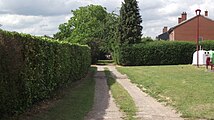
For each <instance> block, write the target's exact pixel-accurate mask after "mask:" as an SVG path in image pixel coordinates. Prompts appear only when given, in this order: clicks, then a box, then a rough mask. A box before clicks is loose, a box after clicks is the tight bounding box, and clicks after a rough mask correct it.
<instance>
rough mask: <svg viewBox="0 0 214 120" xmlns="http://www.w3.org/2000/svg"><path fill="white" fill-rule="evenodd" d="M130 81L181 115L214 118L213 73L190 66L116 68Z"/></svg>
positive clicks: (202, 68) (194, 117)
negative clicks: (172, 107)
mask: <svg viewBox="0 0 214 120" xmlns="http://www.w3.org/2000/svg"><path fill="white" fill-rule="evenodd" d="M117 69H118V70H119V71H120V72H122V73H123V74H127V75H128V76H129V78H130V79H131V81H132V82H133V83H136V84H137V85H138V87H140V88H141V89H142V90H143V91H145V92H147V93H149V94H150V95H151V96H153V97H155V98H156V99H158V100H159V101H164V102H166V103H167V104H170V105H171V106H174V107H175V108H176V109H177V110H178V111H179V112H181V113H182V114H183V117H188V118H191V119H197V118H205V119H214V107H213V106H214V73H213V72H208V71H207V70H206V69H205V68H204V67H201V68H196V67H195V66H191V65H175V66H141V67H118V68H117Z"/></svg>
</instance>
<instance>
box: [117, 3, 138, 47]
mask: <svg viewBox="0 0 214 120" xmlns="http://www.w3.org/2000/svg"><path fill="white" fill-rule="evenodd" d="M141 22H142V19H141V16H140V13H139V8H138V3H137V1H136V0H125V1H124V3H122V7H121V9H120V22H119V43H120V44H135V43H139V42H140V41H141V36H142V34H141V31H142V26H141V25H140V24H141Z"/></svg>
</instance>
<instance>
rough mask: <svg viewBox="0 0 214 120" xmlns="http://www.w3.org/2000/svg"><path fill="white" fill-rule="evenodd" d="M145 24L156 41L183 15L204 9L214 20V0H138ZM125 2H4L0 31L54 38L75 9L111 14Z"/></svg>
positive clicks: (0, 9)
mask: <svg viewBox="0 0 214 120" xmlns="http://www.w3.org/2000/svg"><path fill="white" fill-rule="evenodd" d="M137 1H138V6H139V9H140V14H141V16H142V19H143V22H142V26H143V31H142V34H143V37H146V36H148V37H152V38H155V37H156V36H157V35H159V34H161V33H162V29H163V27H164V26H167V27H168V28H170V27H173V26H175V25H177V22H178V17H180V15H181V13H182V12H186V13H187V19H189V18H191V17H194V16H195V10H196V9H198V8H199V9H201V10H202V15H204V11H205V10H208V12H209V18H211V19H213V20H214V2H213V0H137ZM122 2H123V0H0V24H1V25H2V26H1V27H0V28H1V29H4V30H8V31H17V32H21V33H28V34H31V35H38V36H43V35H48V36H52V35H53V34H55V33H56V32H57V31H58V26H59V25H60V24H62V23H65V22H67V21H68V20H69V19H70V17H71V16H72V14H71V10H75V9H78V8H79V7H81V6H87V5H90V4H94V5H102V6H103V7H106V9H107V11H108V12H112V11H115V12H116V13H119V12H118V11H119V10H120V7H121V3H122Z"/></svg>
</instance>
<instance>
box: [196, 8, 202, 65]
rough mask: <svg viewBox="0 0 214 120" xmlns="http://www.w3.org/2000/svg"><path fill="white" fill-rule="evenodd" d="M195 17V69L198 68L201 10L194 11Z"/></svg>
mask: <svg viewBox="0 0 214 120" xmlns="http://www.w3.org/2000/svg"><path fill="white" fill-rule="evenodd" d="M195 13H196V16H197V34H196V51H197V67H199V17H200V15H201V10H200V9H197V10H195Z"/></svg>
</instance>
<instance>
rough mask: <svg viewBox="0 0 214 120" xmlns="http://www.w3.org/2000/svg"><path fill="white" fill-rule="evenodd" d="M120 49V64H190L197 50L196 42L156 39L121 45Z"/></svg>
mask: <svg viewBox="0 0 214 120" xmlns="http://www.w3.org/2000/svg"><path fill="white" fill-rule="evenodd" d="M118 50H119V51H118V53H119V54H118V55H117V57H118V58H117V60H118V61H117V62H118V64H120V65H175V64H190V63H191V62H192V55H193V53H194V51H195V44H194V43H191V42H169V41H156V42H148V43H146V44H135V45H128V46H121V47H120V48H119V49H118Z"/></svg>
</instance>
